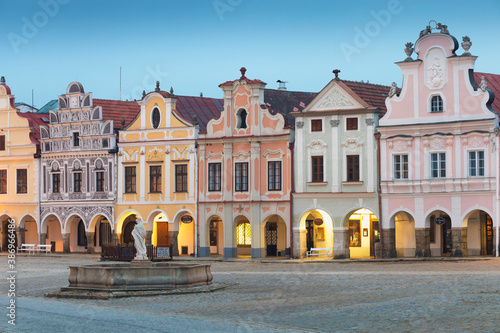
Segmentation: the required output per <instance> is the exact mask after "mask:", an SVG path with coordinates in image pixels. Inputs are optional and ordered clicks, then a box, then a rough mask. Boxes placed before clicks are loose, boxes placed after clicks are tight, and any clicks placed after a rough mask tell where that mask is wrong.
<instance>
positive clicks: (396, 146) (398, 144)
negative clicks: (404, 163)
mask: <svg viewBox="0 0 500 333" xmlns="http://www.w3.org/2000/svg"><path fill="white" fill-rule="evenodd" d="M392 146H393V150H394V151H396V152H406V151H408V150H409V149H408V148H409V147H408V143H407V142H406V141H403V140H397V141H395V142H394V143H393V145H392Z"/></svg>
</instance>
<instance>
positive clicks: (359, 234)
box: [0, 27, 500, 258]
mask: <svg viewBox="0 0 500 333" xmlns="http://www.w3.org/2000/svg"><path fill="white" fill-rule="evenodd" d="M438 30H439V31H438ZM470 45H471V43H470V40H469V38H468V37H464V38H463V42H462V43H461V46H462V50H459V46H460V45H459V42H458V41H457V40H456V39H455V38H454V37H453V36H451V35H450V34H449V33H448V31H447V30H446V28H442V27H441V28H440V29H432V28H430V27H428V28H427V29H425V30H423V31H422V32H421V33H420V36H419V38H418V40H417V41H416V42H415V45H413V43H407V44H406V49H405V53H406V58H405V59H403V60H401V61H398V62H396V65H398V66H399V67H400V68H401V72H402V76H403V81H402V86H401V87H400V88H398V87H397V85H396V84H395V83H393V85H392V86H391V87H389V86H382V85H377V84H372V83H367V82H366V83H365V82H355V81H348V80H343V79H341V78H340V77H339V72H340V71H339V70H334V71H333V72H334V78H333V79H332V80H331V81H330V82H329V83H328V84H327V85H326V86H325V87H324V88H323V89H322V90H321V91H320V92H319V93H310V92H293V91H288V90H286V89H267V88H266V83H264V82H262V81H260V80H257V79H249V78H247V76H246V69H245V68H241V76H240V77H239V78H238V79H236V80H232V81H227V82H224V83H222V84H220V85H219V87H220V88H221V90H222V99H217V98H206V97H203V96H199V97H198V96H178V95H176V94H174V92H173V90H172V89H170V91H169V92H167V91H163V90H162V89H160V86H159V83H157V86H156V89H155V90H154V91H151V92H150V93H147V94H146V93H145V92H144V93H143V97H142V99H141V100H139V101H117V100H105V99H97V98H93V95H92V93H90V92H87V93H86V92H85V91H84V88H83V86H82V85H81V84H80V83H78V82H72V83H70V84H69V85H68V87H67V90H66V93H65V94H62V95H61V96H59V97H58V99H57V100H55V101H52V102H50V103H48V104H47V105H46V106H45V107H44V108H42V109H40V110H38V112H21V110H20V107H16V104H15V103H14V95H13V94H12V92H11V90H10V88H9V86H8V85H7V84H6V82H5V79H3V78H2V82H0V124H1V125H0V126H1V128H0V222H1V234H2V241H1V244H0V245H1V247H2V249H5V248H6V245H7V224H8V221H9V220H10V219H14V221H15V224H16V227H17V228H16V232H17V242H18V243H30V244H38V243H40V244H52V246H53V249H54V250H55V251H58V252H89V253H93V252H99V251H102V247H103V245H104V244H111V243H112V244H118V243H119V244H129V245H130V244H131V243H132V242H133V239H132V236H131V232H132V229H133V228H134V225H135V224H136V223H144V225H145V228H146V230H147V237H146V242H147V244H153V245H155V246H172V249H173V254H174V255H195V256H211V255H215V256H225V257H236V256H252V257H266V256H272V257H293V258H302V257H304V256H305V254H306V251H307V250H308V249H310V248H331V249H333V255H334V256H335V257H336V258H349V257H351V258H362V257H371V256H384V257H396V256H397V257H414V256H447V255H452V256H471V255H494V254H495V253H497V252H498V250H497V246H498V245H497V244H498V223H499V220H500V218H499V212H500V210H499V203H500V193H499V191H498V188H497V184H498V181H499V177H500V174H499V151H498V146H499V119H498V111H499V110H500V101H499V100H498V99H497V100H495V99H494V92H496V93H497V94H500V75H493V74H486V73H475V72H474V64H475V61H476V58H477V57H476V56H473V55H471V53H469V48H470ZM413 52H415V53H413ZM459 53H460V54H459ZM29 111H36V110H29Z"/></svg>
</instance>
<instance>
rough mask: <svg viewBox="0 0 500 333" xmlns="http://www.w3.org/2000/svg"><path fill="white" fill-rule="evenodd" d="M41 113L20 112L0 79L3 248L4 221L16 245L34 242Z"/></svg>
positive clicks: (3, 242)
mask: <svg viewBox="0 0 500 333" xmlns="http://www.w3.org/2000/svg"><path fill="white" fill-rule="evenodd" d="M43 117H46V116H45V115H41V114H36V113H21V112H19V111H18V110H17V109H16V107H15V104H14V95H12V94H11V90H10V88H9V86H8V85H6V84H5V78H4V77H2V78H1V80H0V226H1V235H2V238H1V244H0V245H1V248H2V251H5V250H6V249H7V245H8V242H7V241H8V238H7V236H8V224H9V221H10V220H11V219H13V220H14V221H15V225H16V234H17V237H16V242H17V244H23V243H24V244H38V240H39V236H38V234H39V233H38V230H39V220H40V219H39V207H38V202H39V200H38V198H39V196H38V195H39V193H38V184H39V182H38V177H39V161H40V160H39V158H37V157H39V145H38V140H39V138H40V133H39V130H38V128H39V126H40V125H43V124H45V120H44V119H43Z"/></svg>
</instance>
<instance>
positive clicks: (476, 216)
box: [378, 21, 498, 257]
mask: <svg viewBox="0 0 500 333" xmlns="http://www.w3.org/2000/svg"><path fill="white" fill-rule="evenodd" d="M431 22H432V21H431ZM431 25H432V24H431ZM461 45H462V47H463V49H464V50H463V51H461V52H460V54H457V53H456V52H457V50H458V48H459V42H458V41H457V40H456V39H455V38H454V37H453V36H451V35H450V34H449V32H448V30H447V29H446V26H442V25H440V24H436V27H431V26H429V27H427V28H426V29H425V30H423V31H422V32H421V34H420V37H419V38H418V40H417V41H416V42H415V46H414V51H415V53H416V59H412V58H411V51H412V50H413V48H412V46H413V45H408V44H407V49H406V51H407V54H410V55H409V56H408V58H406V59H405V60H404V61H400V62H397V63H396V64H397V65H398V66H399V67H400V68H401V71H402V74H403V86H402V89H401V93H400V94H399V95H398V94H395V93H393V92H392V91H391V93H390V94H389V97H388V98H387V100H386V105H387V113H386V114H385V115H384V116H383V117H382V118H381V119H380V121H379V126H378V131H379V133H380V135H381V136H380V151H381V171H380V172H381V193H382V228H383V233H382V241H383V243H384V255H385V256H398V257H413V256H443V255H444V256H448V255H452V256H467V255H491V254H493V253H494V252H495V247H496V245H495V235H494V229H495V228H496V226H497V224H498V208H497V207H496V200H498V194H497V193H496V188H497V179H498V151H497V150H498V115H497V111H498V110H494V109H493V107H492V102H493V99H494V95H493V93H492V91H491V90H490V89H488V88H487V80H486V79H485V78H484V75H486V74H479V75H478V73H474V64H475V61H476V59H477V57H476V56H473V55H471V54H470V53H469V52H468V49H469V47H470V43H469V39H468V37H464V38H463V42H462V43H461ZM486 76H488V75H486Z"/></svg>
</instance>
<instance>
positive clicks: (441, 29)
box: [436, 23, 450, 35]
mask: <svg viewBox="0 0 500 333" xmlns="http://www.w3.org/2000/svg"><path fill="white" fill-rule="evenodd" d="M436 28H437V29H439V32H440V33H442V34H448V35H449V34H450V32H449V31H448V26H447V25H445V24H441V23H438V24H437V26H436Z"/></svg>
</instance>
